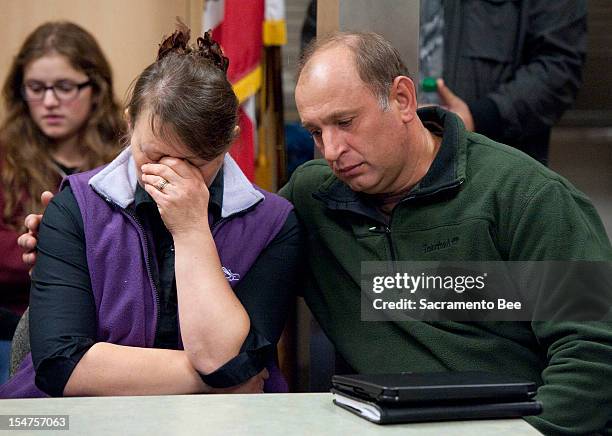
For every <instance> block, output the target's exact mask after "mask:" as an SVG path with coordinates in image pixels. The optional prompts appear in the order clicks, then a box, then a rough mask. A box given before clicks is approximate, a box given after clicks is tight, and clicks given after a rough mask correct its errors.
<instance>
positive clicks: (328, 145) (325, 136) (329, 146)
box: [321, 129, 345, 161]
mask: <svg viewBox="0 0 612 436" xmlns="http://www.w3.org/2000/svg"><path fill="white" fill-rule="evenodd" d="M321 139H322V140H323V150H322V152H323V157H324V158H325V160H327V161H335V160H337V159H338V157H339V156H340V155H341V154H342V152H343V151H344V149H345V144H344V140H343V138H342V135H341V134H340V132H337V131H336V130H335V129H329V130H327V131H323V133H322V138H321Z"/></svg>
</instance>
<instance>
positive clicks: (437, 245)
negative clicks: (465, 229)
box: [423, 236, 459, 253]
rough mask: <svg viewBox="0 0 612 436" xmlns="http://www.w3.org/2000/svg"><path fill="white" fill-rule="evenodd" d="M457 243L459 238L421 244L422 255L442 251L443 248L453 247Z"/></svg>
mask: <svg viewBox="0 0 612 436" xmlns="http://www.w3.org/2000/svg"><path fill="white" fill-rule="evenodd" d="M458 242H459V237H458V236H455V237H454V238H448V239H446V240H443V241H436V242H432V243H430V244H423V253H431V252H432V251H438V250H444V249H445V248H450V247H454V246H455V245H457V243H458Z"/></svg>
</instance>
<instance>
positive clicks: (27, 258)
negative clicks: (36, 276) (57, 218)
mask: <svg viewBox="0 0 612 436" xmlns="http://www.w3.org/2000/svg"><path fill="white" fill-rule="evenodd" d="M52 198H53V194H52V193H51V192H49V191H45V192H43V193H42V195H41V196H40V199H41V201H42V204H43V206H44V207H45V208H46V207H47V206H48V205H49V202H50V201H51V199H52ZM41 221H42V214H40V215H39V214H30V215H28V216H26V218H25V220H24V224H25V226H26V228H27V229H28V231H27V232H26V233H24V234H22V235H21V236H19V238H17V244H18V245H19V246H20V247H21V248H22V250H23V255H22V257H21V258H22V260H23V262H24V263H25V264H26V265H29V266H30V274H32V268H33V267H34V264H35V263H36V246H37V245H38V228H39V227H40V222H41Z"/></svg>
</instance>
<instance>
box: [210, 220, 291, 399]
mask: <svg viewBox="0 0 612 436" xmlns="http://www.w3.org/2000/svg"><path fill="white" fill-rule="evenodd" d="M301 247H302V241H301V232H300V227H299V225H298V221H297V217H296V215H295V212H293V211H292V212H291V213H290V214H289V216H288V217H287V220H286V221H285V224H284V225H283V227H282V229H281V231H280V232H279V233H278V235H276V237H275V238H274V239H273V240H272V242H271V243H270V244H269V245H268V246H267V247H266V248H265V249H264V250H263V251H262V253H261V254H260V255H259V258H258V259H257V261H256V262H255V264H253V266H252V267H251V269H250V270H249V272H248V273H247V274H246V275H245V276H244V278H243V279H242V281H241V282H240V283H239V284H238V285H237V286H236V289H235V292H236V295H237V296H238V298H239V299H240V301H241V303H242V304H243V306H244V308H245V309H246V311H247V312H248V314H249V317H250V319H251V330H250V331H249V334H248V336H247V338H246V340H245V341H244V344H243V345H242V349H241V353H240V354H239V355H238V356H236V357H234V358H233V359H231V360H230V361H229V362H227V363H226V364H225V365H223V366H222V367H220V368H219V369H217V370H216V371H214V372H212V373H210V374H207V375H204V374H202V380H204V382H205V383H206V384H208V385H210V386H213V387H217V388H223V387H229V386H235V385H238V384H241V383H244V382H245V381H247V380H248V379H249V378H251V377H253V376H255V375H256V374H258V373H259V372H260V371H261V370H262V369H263V368H264V367H265V366H266V364H267V363H269V362H271V361H274V359H276V343H277V342H278V340H279V338H280V335H281V333H282V332H283V328H284V326H285V320H286V317H287V312H288V310H289V307H290V305H291V304H292V300H293V299H294V297H295V290H296V288H297V286H298V283H297V280H298V271H299V268H300V267H299V260H300V250H301Z"/></svg>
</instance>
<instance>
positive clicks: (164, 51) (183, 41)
mask: <svg viewBox="0 0 612 436" xmlns="http://www.w3.org/2000/svg"><path fill="white" fill-rule="evenodd" d="M190 37H191V31H190V30H189V27H187V26H186V25H185V23H183V22H182V21H181V20H180V19H179V18H178V17H177V18H176V30H175V31H174V33H173V34H172V35H170V36H169V37H167V38H165V39H164V40H163V41H162V42H161V44H160V45H159V50H158V51H157V60H158V61H159V60H161V59H163V58H165V57H166V56H167V55H168V54H169V53H173V52H176V53H179V54H187V53H189V52H190V51H191V49H190V48H189V45H188V44H189V38H190Z"/></svg>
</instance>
